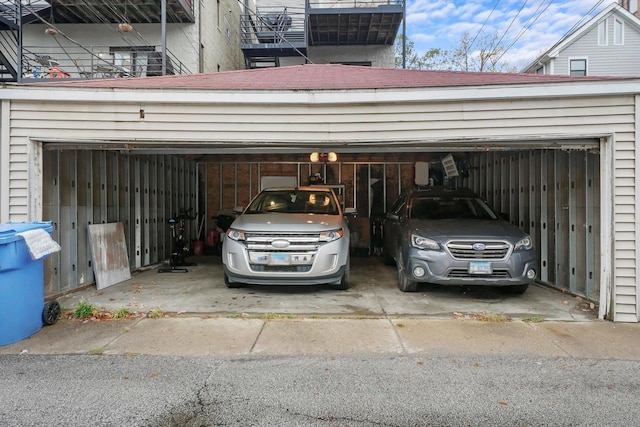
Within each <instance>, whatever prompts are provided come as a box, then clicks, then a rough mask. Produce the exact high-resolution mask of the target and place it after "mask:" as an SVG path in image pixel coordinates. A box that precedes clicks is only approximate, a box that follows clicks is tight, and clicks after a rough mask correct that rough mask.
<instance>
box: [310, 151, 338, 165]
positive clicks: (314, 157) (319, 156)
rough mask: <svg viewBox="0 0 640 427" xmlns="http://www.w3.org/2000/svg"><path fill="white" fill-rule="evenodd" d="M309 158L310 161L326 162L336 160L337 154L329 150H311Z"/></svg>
mask: <svg viewBox="0 0 640 427" xmlns="http://www.w3.org/2000/svg"><path fill="white" fill-rule="evenodd" d="M309 160H310V161H311V162H312V163H317V162H322V163H327V162H335V161H337V160H338V155H337V154H336V153H334V152H329V153H316V152H313V153H311V154H310V155H309Z"/></svg>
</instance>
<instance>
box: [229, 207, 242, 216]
mask: <svg viewBox="0 0 640 427" xmlns="http://www.w3.org/2000/svg"><path fill="white" fill-rule="evenodd" d="M243 210H244V208H243V207H242V206H235V207H234V208H233V210H232V212H233V213H234V214H236V215H240V214H241V213H242V211H243Z"/></svg>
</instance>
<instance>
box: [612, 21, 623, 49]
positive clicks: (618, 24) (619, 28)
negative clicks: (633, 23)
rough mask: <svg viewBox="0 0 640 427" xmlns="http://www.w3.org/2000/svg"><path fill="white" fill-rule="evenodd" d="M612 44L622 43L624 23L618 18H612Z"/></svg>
mask: <svg viewBox="0 0 640 427" xmlns="http://www.w3.org/2000/svg"><path fill="white" fill-rule="evenodd" d="M613 44H618V45H621V44H624V24H623V23H622V21H620V20H619V19H614V20H613Z"/></svg>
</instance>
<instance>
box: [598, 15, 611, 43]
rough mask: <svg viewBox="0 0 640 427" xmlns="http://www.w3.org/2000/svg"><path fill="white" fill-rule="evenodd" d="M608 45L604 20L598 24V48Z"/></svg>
mask: <svg viewBox="0 0 640 427" xmlns="http://www.w3.org/2000/svg"><path fill="white" fill-rule="evenodd" d="M608 44H609V37H608V34H607V20H606V19H605V20H604V21H601V22H600V23H599V24H598V46H606V45H608Z"/></svg>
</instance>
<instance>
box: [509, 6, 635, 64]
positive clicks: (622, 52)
mask: <svg viewBox="0 0 640 427" xmlns="http://www.w3.org/2000/svg"><path fill="white" fill-rule="evenodd" d="M638 51H640V19H639V18H638V17H637V16H636V15H634V14H632V13H630V12H629V11H628V10H626V9H625V8H623V7H622V6H621V5H619V4H617V3H612V4H611V5H609V6H608V7H606V8H605V9H603V10H602V11H601V12H600V13H599V14H598V15H596V16H595V17H593V18H592V19H591V20H589V21H588V22H587V23H585V24H584V25H582V26H581V27H580V28H578V29H577V30H575V31H574V32H572V33H571V34H569V35H568V36H566V37H565V38H563V39H562V40H560V41H559V42H558V43H556V44H555V45H554V46H553V47H552V48H551V49H549V50H548V51H546V52H545V53H544V54H542V55H540V56H539V57H538V58H536V60H535V61H533V62H532V63H531V64H529V65H527V66H526V67H524V69H523V70H522V72H524V73H538V74H563V75H571V76H634V75H638V70H639V69H640V57H639V56H638Z"/></svg>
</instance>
